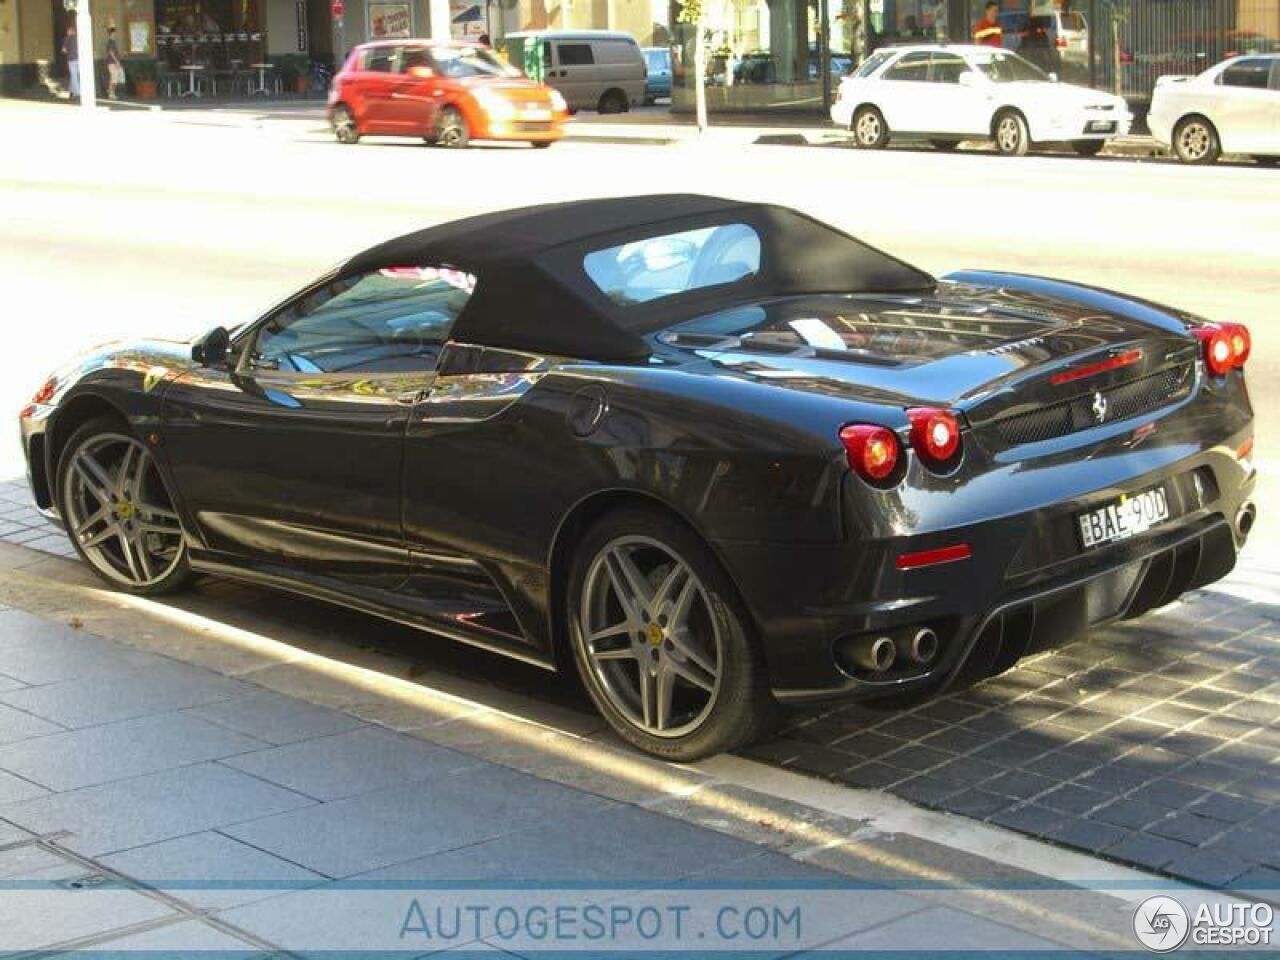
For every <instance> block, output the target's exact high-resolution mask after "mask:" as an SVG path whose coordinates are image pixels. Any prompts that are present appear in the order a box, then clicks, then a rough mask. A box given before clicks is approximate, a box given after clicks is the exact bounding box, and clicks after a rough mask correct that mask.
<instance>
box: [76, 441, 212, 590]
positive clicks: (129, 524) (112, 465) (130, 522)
mask: <svg viewBox="0 0 1280 960" xmlns="http://www.w3.org/2000/svg"><path fill="white" fill-rule="evenodd" d="M56 490H57V497H58V512H59V513H60V514H61V516H62V522H63V524H64V526H65V527H66V530H67V536H69V537H70V538H71V542H72V543H73V544H75V548H76V551H77V552H78V553H79V554H80V556H81V558H83V559H84V561H85V562H86V563H88V564H89V566H90V567H92V568H93V571H94V572H95V573H96V574H98V576H100V577H101V578H102V579H103V580H105V581H106V582H107V583H109V584H111V586H113V587H115V588H116V589H118V590H125V591H127V592H129V593H136V594H141V595H151V594H159V593H170V592H172V591H174V590H178V589H180V588H182V587H184V586H186V585H187V583H188V582H189V581H190V580H191V577H192V572H191V568H190V566H189V565H188V563H187V544H186V539H185V537H184V536H183V533H182V525H181V523H180V521H179V520H178V514H177V511H176V510H175V509H174V506H173V500H172V498H170V496H169V491H168V489H167V488H166V487H165V484H164V479H163V478H162V477H161V476H160V471H159V469H158V468H157V467H156V462H155V460H154V459H153V458H152V456H151V452H150V450H149V449H148V448H147V446H146V444H144V443H143V442H142V441H141V440H139V439H138V438H137V437H135V436H134V435H133V433H132V432H131V431H130V430H129V428H128V427H127V426H126V425H125V424H124V423H123V422H122V421H119V420H116V419H114V418H109V417H107V418H99V419H96V420H90V421H89V422H88V423H85V424H83V425H82V426H80V427H79V428H78V429H77V430H76V431H75V432H74V433H73V434H72V435H71V437H70V439H68V441H67V444H66V446H65V447H64V448H63V451H62V455H61V456H60V457H59V458H58V468H57V486H56Z"/></svg>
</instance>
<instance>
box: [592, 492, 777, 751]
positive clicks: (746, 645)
mask: <svg viewBox="0 0 1280 960" xmlns="http://www.w3.org/2000/svg"><path fill="white" fill-rule="evenodd" d="M568 616H569V635H570V638H571V642H572V646H573V655H574V661H575V663H576V665H577V668H578V673H579V675H580V676H581V677H582V680H583V683H584V685H585V686H586V688H587V692H588V693H589V694H590V695H591V699H592V700H593V701H594V702H595V704H596V707H597V709H599V711H600V713H601V714H602V715H603V716H604V718H605V719H606V720H607V721H608V722H609V725H610V726H612V727H613V729H614V730H615V731H617V733H618V734H619V735H620V736H621V737H622V738H623V739H625V740H627V741H628V742H629V743H631V744H633V745H634V746H636V747H639V748H640V749H641V750H643V751H645V752H646V753H650V754H653V755H654V756H657V757H662V758H663V759H667V760H675V761H679V762H691V761H694V760H700V759H702V758H703V757H707V756H711V755H712V754H716V753H720V752H722V751H725V750H732V749H733V748H735V747H738V746H742V745H743V744H746V743H749V742H750V741H752V740H754V739H755V738H757V737H758V736H760V735H761V734H762V733H763V732H764V730H765V729H766V728H767V726H768V725H769V723H770V721H771V720H772V717H773V715H774V707H775V705H774V703H773V700H772V697H771V696H770V694H769V690H768V683H767V678H766V672H765V666H764V662H763V658H762V657H761V656H760V653H759V650H758V648H757V645H756V643H755V641H754V638H753V636H752V632H751V628H750V625H749V622H748V620H747V617H746V616H745V614H744V613H743V612H742V611H741V609H740V603H739V601H738V600H737V598H736V593H735V591H734V588H733V585H732V584H731V583H730V581H729V579H728V576H727V575H726V574H725V573H724V572H723V570H722V569H721V567H720V565H719V563H718V562H717V560H716V558H715V556H714V555H713V554H712V553H711V551H710V550H709V549H708V548H707V547H706V545H705V544H703V543H702V541H701V540H699V538H698V537H697V536H696V535H695V534H693V533H692V532H691V531H690V530H688V529H687V528H686V527H684V526H683V525H682V524H680V523H679V522H677V521H676V520H674V519H672V518H670V517H667V516H666V515H664V514H662V513H658V512H654V511H649V510H641V509H628V510H621V511H618V512H617V513H614V514H610V515H608V516H606V517H605V518H604V519H602V520H601V521H599V522H598V523H597V524H596V525H595V526H593V527H592V528H591V529H590V530H589V531H588V532H587V534H586V535H585V536H584V538H583V540H582V541H581V543H580V544H579V545H578V548H577V551H576V555H575V557H574V562H573V568H572V572H571V576H570V581H569V592H568Z"/></svg>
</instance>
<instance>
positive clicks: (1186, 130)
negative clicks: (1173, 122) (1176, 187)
mask: <svg viewBox="0 0 1280 960" xmlns="http://www.w3.org/2000/svg"><path fill="white" fill-rule="evenodd" d="M1173 152H1174V153H1175V154H1177V155H1178V159H1179V160H1181V161H1182V162H1183V163H1195V164H1204V163H1213V162H1214V161H1215V160H1217V159H1218V155H1219V154H1220V153H1221V152H1222V147H1221V146H1220V145H1219V143H1218V131H1217V130H1215V129H1214V128H1213V124H1212V123H1210V122H1209V121H1208V120H1206V119H1205V118H1204V117H1184V118H1183V119H1182V120H1179V121H1178V125H1177V126H1176V127H1174V129H1173Z"/></svg>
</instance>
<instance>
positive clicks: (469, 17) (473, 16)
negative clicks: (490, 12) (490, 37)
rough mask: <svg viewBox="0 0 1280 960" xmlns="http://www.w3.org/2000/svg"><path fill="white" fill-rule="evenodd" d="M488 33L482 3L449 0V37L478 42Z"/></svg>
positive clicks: (468, 0) (466, 0) (469, 0)
mask: <svg viewBox="0 0 1280 960" xmlns="http://www.w3.org/2000/svg"><path fill="white" fill-rule="evenodd" d="M488 32H489V31H488V29H487V28H486V25H485V17H484V4H483V3H477V2H476V0H449V35H450V36H452V37H453V39H454V40H479V39H480V38H481V37H482V36H483V35H484V34H486V33H488Z"/></svg>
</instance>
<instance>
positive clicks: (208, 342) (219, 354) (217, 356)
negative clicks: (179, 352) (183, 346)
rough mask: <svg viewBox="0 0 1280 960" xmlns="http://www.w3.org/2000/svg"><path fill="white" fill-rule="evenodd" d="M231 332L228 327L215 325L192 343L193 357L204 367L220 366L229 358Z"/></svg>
mask: <svg viewBox="0 0 1280 960" xmlns="http://www.w3.org/2000/svg"><path fill="white" fill-rule="evenodd" d="M230 349H231V334H229V333H228V332H227V328H226V327H214V328H213V329H212V330H210V331H209V332H208V333H206V334H205V335H204V336H203V337H201V338H200V339H199V340H197V341H196V342H195V343H193V344H192V345H191V359H192V360H194V361H195V362H196V363H198V364H200V366H202V367H218V366H221V365H222V364H224V363H225V362H226V360H227V351H228V350H230Z"/></svg>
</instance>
